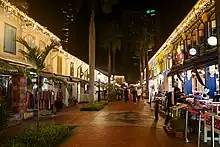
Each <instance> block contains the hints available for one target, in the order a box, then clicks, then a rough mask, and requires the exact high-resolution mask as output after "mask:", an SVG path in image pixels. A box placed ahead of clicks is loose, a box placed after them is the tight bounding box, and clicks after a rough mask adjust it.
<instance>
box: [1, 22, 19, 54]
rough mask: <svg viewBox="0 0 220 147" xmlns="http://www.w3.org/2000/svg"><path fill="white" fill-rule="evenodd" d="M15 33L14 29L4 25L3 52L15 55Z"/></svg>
mask: <svg viewBox="0 0 220 147" xmlns="http://www.w3.org/2000/svg"><path fill="white" fill-rule="evenodd" d="M16 32H17V29H16V28H15V27H13V26H11V25H9V24H6V23H5V32H4V52H7V53H11V54H16Z"/></svg>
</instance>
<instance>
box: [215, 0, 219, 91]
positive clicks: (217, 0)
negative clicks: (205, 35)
mask: <svg viewBox="0 0 220 147" xmlns="http://www.w3.org/2000/svg"><path fill="white" fill-rule="evenodd" d="M219 15H220V1H219V0H216V1H215V16H216V22H217V25H216V26H217V33H216V36H217V50H218V72H219V74H220V48H219V44H220V40H219V38H220V17H219ZM218 82H219V86H220V78H219V81H218ZM219 90H220V87H219Z"/></svg>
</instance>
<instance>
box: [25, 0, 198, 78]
mask: <svg viewBox="0 0 220 147" xmlns="http://www.w3.org/2000/svg"><path fill="white" fill-rule="evenodd" d="M87 1H88V0H84V2H82V3H80V0H72V1H71V3H72V4H73V11H74V14H75V22H74V23H73V24H72V27H71V33H70V40H69V47H68V48H69V52H70V53H71V54H73V55H75V56H77V57H78V58H80V59H81V60H83V61H85V62H87V63H88V59H89V56H88V27H89V14H88V5H87ZM196 1H197V0H178V2H177V1H176V0H120V3H119V4H118V5H117V6H115V7H114V9H113V12H112V14H110V15H108V16H106V15H105V14H103V13H101V12H100V11H98V13H97V15H96V16H97V17H96V18H97V19H96V22H97V25H96V26H98V24H102V23H106V22H107V21H108V20H112V19H116V20H122V16H123V12H124V11H126V10H145V9H147V8H149V7H152V6H154V7H156V9H158V10H159V13H160V36H159V38H160V40H159V42H160V44H161V43H163V42H164V41H165V40H166V38H167V37H168V36H169V35H170V34H171V33H172V31H173V30H174V29H175V27H176V26H177V25H178V24H179V23H180V22H181V20H182V19H183V18H184V17H185V16H186V14H187V13H188V12H189V11H190V9H191V8H192V7H193V5H194V4H195V3H196ZM64 2H65V0H62V1H61V0H32V1H30V6H29V15H30V16H31V17H32V18H34V19H35V20H36V21H38V22H39V23H40V24H42V25H43V26H45V27H47V28H48V29H49V30H51V31H52V32H53V33H54V34H56V35H57V36H58V37H61V36H62V32H61V29H62V23H63V22H62V15H61V6H62V3H64ZM77 9H79V12H77ZM159 46H160V45H159ZM107 53H108V52H107V51H106V50H104V49H100V48H97V50H96V67H98V68H101V69H103V70H106V71H107V64H108V63H107V62H108V60H107ZM116 72H117V73H118V74H123V75H126V77H127V78H128V80H129V81H128V82H135V81H136V80H138V78H139V65H136V66H135V65H134V61H133V60H132V53H131V52H130V51H128V50H127V49H126V45H123V46H122V49H121V50H120V51H118V52H117V54H116Z"/></svg>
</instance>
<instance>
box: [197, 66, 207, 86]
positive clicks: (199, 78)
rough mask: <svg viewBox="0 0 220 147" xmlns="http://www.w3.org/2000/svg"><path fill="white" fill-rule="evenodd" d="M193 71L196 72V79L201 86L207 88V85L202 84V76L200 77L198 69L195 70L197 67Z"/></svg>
mask: <svg viewBox="0 0 220 147" xmlns="http://www.w3.org/2000/svg"><path fill="white" fill-rule="evenodd" d="M193 72H195V73H196V77H197V79H198V81H199V83H200V84H201V85H202V86H204V87H205V88H208V87H207V86H206V85H205V84H204V82H203V80H202V78H201V77H200V75H199V72H198V70H197V69H195V70H193Z"/></svg>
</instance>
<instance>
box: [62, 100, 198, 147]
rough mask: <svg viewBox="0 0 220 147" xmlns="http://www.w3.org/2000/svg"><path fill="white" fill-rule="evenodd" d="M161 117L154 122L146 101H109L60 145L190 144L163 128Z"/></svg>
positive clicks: (136, 146)
mask: <svg viewBox="0 0 220 147" xmlns="http://www.w3.org/2000/svg"><path fill="white" fill-rule="evenodd" d="M163 122H164V120H163V119H162V118H161V119H160V120H159V121H158V123H157V124H155V123H154V117H153V112H151V111H150V108H149V106H148V105H145V104H133V103H131V102H128V103H125V102H123V101H121V102H113V103H111V104H109V105H108V106H107V107H106V108H105V109H104V110H103V111H101V112H99V113H98V114H96V116H95V117H94V118H93V119H90V122H89V121H87V123H86V124H85V125H82V126H80V127H79V129H78V130H77V132H76V134H75V135H74V136H72V137H70V138H69V139H68V140H67V141H66V142H64V143H63V144H62V145H61V146H60V147H96V146H99V147H172V146H173V147H177V146H179V147H194V146H195V145H192V144H185V143H184V141H182V140H181V139H176V138H171V137H169V136H167V134H166V133H165V132H164V130H163Z"/></svg>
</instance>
